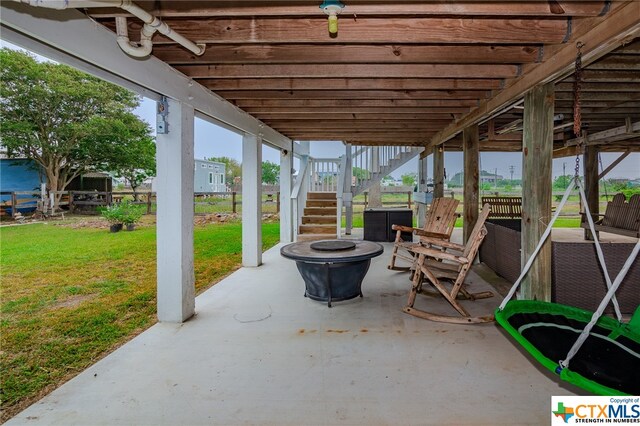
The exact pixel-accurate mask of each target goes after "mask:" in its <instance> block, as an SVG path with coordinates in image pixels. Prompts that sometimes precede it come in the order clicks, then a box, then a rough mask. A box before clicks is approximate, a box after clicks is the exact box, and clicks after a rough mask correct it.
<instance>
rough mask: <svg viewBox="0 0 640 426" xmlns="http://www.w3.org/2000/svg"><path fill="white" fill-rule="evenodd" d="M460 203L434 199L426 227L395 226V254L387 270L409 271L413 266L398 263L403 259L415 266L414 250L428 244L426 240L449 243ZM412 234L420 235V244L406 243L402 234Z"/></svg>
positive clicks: (446, 199)
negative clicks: (397, 262)
mask: <svg viewBox="0 0 640 426" xmlns="http://www.w3.org/2000/svg"><path fill="white" fill-rule="evenodd" d="M458 203H459V201H457V200H455V199H453V198H434V199H433V201H432V202H431V207H430V208H429V211H428V212H427V216H426V218H425V223H424V227H423V228H422V229H420V228H412V227H409V226H401V225H393V226H392V227H391V229H393V230H394V231H396V240H395V242H394V243H393V252H392V253H391V261H390V263H389V265H388V266H387V268H389V269H393V270H394V271H409V270H410V269H411V268H412V267H411V266H398V265H396V261H397V260H398V259H403V260H405V261H407V262H409V263H410V264H412V265H413V263H414V262H415V259H416V257H417V255H415V254H414V251H413V249H414V248H416V247H422V246H424V244H427V243H426V242H425V241H426V240H425V239H437V240H445V241H449V238H451V233H452V232H453V228H454V226H455V223H456V219H457V218H458V215H457V214H456V208H457V207H458ZM406 232H411V236H412V237H413V235H414V234H415V235H418V236H419V237H420V242H417V243H414V242H413V241H404V240H403V239H402V234H403V233H406Z"/></svg>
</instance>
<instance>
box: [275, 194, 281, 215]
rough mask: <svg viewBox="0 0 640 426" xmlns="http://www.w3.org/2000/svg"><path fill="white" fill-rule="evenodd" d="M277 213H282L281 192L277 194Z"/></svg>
mask: <svg viewBox="0 0 640 426" xmlns="http://www.w3.org/2000/svg"><path fill="white" fill-rule="evenodd" d="M276 213H280V191H278V192H276Z"/></svg>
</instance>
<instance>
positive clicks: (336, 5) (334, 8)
mask: <svg viewBox="0 0 640 426" xmlns="http://www.w3.org/2000/svg"><path fill="white" fill-rule="evenodd" d="M320 9H322V10H323V11H324V13H326V14H327V15H328V16H329V35H330V36H331V37H337V36H338V15H339V14H340V12H342V9H344V4H343V3H342V2H341V1H336V0H324V1H323V2H322V4H321V5H320Z"/></svg>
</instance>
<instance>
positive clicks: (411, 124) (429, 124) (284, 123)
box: [264, 118, 449, 130]
mask: <svg viewBox="0 0 640 426" xmlns="http://www.w3.org/2000/svg"><path fill="white" fill-rule="evenodd" d="M264 122H265V123H267V124H269V125H270V126H273V127H277V128H283V129H293V128H296V129H319V130H323V129H355V128H359V127H362V128H365V129H366V128H373V129H375V128H382V129H393V128H410V129H425V130H429V129H430V130H439V129H441V128H442V127H444V126H445V125H446V124H447V123H448V122H449V121H448V120H446V121H445V120H429V121H420V120H412V121H404V120H395V121H394V120H365V119H363V120H337V121H333V122H326V121H325V120H317V119H315V118H313V119H311V118H308V119H307V120H293V121H290V120H288V119H286V118H282V119H265V120H264Z"/></svg>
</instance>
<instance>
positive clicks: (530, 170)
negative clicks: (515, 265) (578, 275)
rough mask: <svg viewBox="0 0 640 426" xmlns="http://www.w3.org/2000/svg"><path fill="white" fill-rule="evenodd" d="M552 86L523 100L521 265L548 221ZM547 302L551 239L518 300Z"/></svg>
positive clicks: (551, 144) (533, 247) (549, 296)
mask: <svg viewBox="0 0 640 426" xmlns="http://www.w3.org/2000/svg"><path fill="white" fill-rule="evenodd" d="M554 100H555V96H554V85H553V83H548V84H545V85H540V86H536V87H535V88H533V89H532V90H531V91H530V92H529V93H527V94H526V95H525V97H524V117H523V119H524V123H523V144H522V149H523V153H522V162H523V164H522V170H523V174H522V236H521V238H522V265H524V264H525V262H526V261H527V259H529V257H530V256H531V254H532V253H533V251H534V250H535V248H536V246H537V244H538V242H539V240H540V237H541V236H542V233H543V232H544V230H545V228H546V227H547V225H548V224H549V222H550V220H551V195H552V194H551V186H552V181H551V165H552V160H553V106H554ZM518 297H519V298H520V299H525V300H542V301H550V300H551V239H550V238H549V239H548V240H547V242H546V243H545V245H544V246H543V247H542V250H540V253H538V257H537V258H536V261H535V262H534V263H533V266H532V267H531V270H530V271H529V274H528V275H527V277H526V278H525V279H524V280H523V282H522V286H521V287H520V293H519V296H518Z"/></svg>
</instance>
